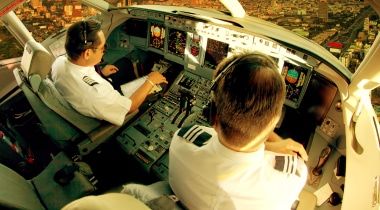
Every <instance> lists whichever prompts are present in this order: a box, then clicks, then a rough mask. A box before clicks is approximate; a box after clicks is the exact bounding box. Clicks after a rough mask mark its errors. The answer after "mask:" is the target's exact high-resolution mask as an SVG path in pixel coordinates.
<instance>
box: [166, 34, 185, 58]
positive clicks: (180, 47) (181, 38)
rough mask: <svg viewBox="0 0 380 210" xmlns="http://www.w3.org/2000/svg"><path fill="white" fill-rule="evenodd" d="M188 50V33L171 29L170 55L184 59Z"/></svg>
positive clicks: (169, 40)
mask: <svg viewBox="0 0 380 210" xmlns="http://www.w3.org/2000/svg"><path fill="white" fill-rule="evenodd" d="M185 48H186V32H184V31H181V30H178V29H173V28H171V29H169V37H168V52H169V53H170V54H173V55H176V56H179V57H181V58H183V57H184V54H185Z"/></svg>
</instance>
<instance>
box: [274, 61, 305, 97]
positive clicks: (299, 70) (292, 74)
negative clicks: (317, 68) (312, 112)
mask: <svg viewBox="0 0 380 210" xmlns="http://www.w3.org/2000/svg"><path fill="white" fill-rule="evenodd" d="M309 71H310V69H308V68H304V67H302V66H297V65H295V64H292V63H290V62H288V61H285V62H284V65H283V67H282V73H281V74H282V76H283V77H284V78H285V84H286V99H288V100H290V101H293V102H296V103H299V102H300V96H301V94H302V88H303V87H304V85H306V84H307V82H306V79H307V75H308V72H309Z"/></svg>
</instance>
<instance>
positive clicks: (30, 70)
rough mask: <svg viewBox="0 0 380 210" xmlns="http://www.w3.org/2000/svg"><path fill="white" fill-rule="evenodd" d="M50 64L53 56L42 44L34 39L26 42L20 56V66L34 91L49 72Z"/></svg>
mask: <svg viewBox="0 0 380 210" xmlns="http://www.w3.org/2000/svg"><path fill="white" fill-rule="evenodd" d="M52 64H53V57H52V56H51V55H50V53H49V52H48V51H47V50H46V49H45V47H44V46H42V44H40V43H38V42H36V41H34V40H31V41H28V42H26V44H25V47H24V53H23V55H22V58H21V68H22V70H23V71H24V73H25V75H26V76H27V78H28V80H29V82H30V85H31V86H32V88H33V90H34V91H37V90H38V87H39V85H40V83H41V80H42V79H44V78H45V77H46V76H47V75H48V74H49V73H50V69H51V65H52Z"/></svg>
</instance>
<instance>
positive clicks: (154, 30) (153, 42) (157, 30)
mask: <svg viewBox="0 0 380 210" xmlns="http://www.w3.org/2000/svg"><path fill="white" fill-rule="evenodd" d="M165 34H166V32H165V26H164V24H163V23H157V22H151V23H150V28H149V47H153V48H156V49H159V50H164V41H165Z"/></svg>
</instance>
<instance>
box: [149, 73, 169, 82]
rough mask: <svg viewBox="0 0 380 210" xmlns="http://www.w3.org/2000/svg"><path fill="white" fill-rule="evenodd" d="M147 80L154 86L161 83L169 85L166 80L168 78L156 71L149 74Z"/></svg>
mask: <svg viewBox="0 0 380 210" xmlns="http://www.w3.org/2000/svg"><path fill="white" fill-rule="evenodd" d="M147 80H148V81H151V82H152V83H153V84H154V85H158V84H161V83H165V84H168V81H167V80H166V78H165V77H164V76H163V75H162V74H161V73H159V72H156V71H153V72H151V73H149V74H148V78H147Z"/></svg>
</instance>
